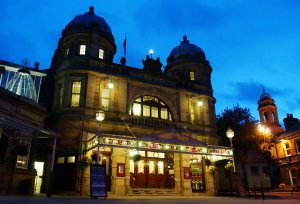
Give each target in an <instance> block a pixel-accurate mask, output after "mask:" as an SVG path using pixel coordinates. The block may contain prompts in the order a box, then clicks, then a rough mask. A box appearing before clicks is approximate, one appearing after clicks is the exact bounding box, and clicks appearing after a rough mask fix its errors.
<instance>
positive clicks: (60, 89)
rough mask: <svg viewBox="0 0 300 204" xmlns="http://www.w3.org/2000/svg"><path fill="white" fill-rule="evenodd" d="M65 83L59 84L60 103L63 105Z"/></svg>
mask: <svg viewBox="0 0 300 204" xmlns="http://www.w3.org/2000/svg"><path fill="white" fill-rule="evenodd" d="M63 88H64V87H63V84H58V105H59V106H61V105H62V100H63Z"/></svg>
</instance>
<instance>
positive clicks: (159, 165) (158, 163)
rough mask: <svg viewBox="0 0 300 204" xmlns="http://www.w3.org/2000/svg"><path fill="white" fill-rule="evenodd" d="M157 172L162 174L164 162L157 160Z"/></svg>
mask: <svg viewBox="0 0 300 204" xmlns="http://www.w3.org/2000/svg"><path fill="white" fill-rule="evenodd" d="M157 173H158V174H164V162H163V161H158V162H157Z"/></svg>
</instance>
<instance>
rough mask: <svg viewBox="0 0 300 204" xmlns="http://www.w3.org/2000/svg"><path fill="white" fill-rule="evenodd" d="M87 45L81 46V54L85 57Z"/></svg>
mask: <svg viewBox="0 0 300 204" xmlns="http://www.w3.org/2000/svg"><path fill="white" fill-rule="evenodd" d="M85 51H86V45H80V49H79V54H80V55H85Z"/></svg>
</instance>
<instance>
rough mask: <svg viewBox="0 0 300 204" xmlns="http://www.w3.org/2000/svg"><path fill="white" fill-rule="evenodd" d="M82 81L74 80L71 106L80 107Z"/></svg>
mask: <svg viewBox="0 0 300 204" xmlns="http://www.w3.org/2000/svg"><path fill="white" fill-rule="evenodd" d="M80 90H81V81H73V82H72V93H71V107H79V102H80Z"/></svg>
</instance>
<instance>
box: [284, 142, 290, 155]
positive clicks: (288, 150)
mask: <svg viewBox="0 0 300 204" xmlns="http://www.w3.org/2000/svg"><path fill="white" fill-rule="evenodd" d="M284 149H285V155H286V156H290V155H291V149H290V144H289V143H288V142H286V143H284Z"/></svg>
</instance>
